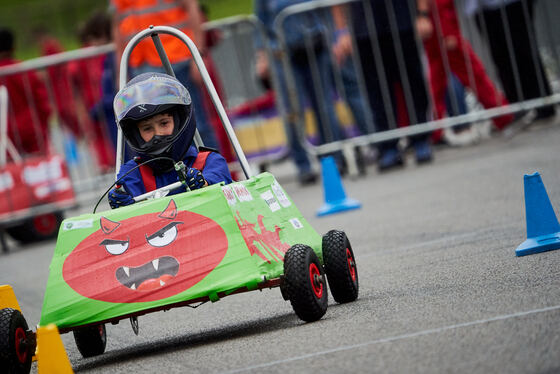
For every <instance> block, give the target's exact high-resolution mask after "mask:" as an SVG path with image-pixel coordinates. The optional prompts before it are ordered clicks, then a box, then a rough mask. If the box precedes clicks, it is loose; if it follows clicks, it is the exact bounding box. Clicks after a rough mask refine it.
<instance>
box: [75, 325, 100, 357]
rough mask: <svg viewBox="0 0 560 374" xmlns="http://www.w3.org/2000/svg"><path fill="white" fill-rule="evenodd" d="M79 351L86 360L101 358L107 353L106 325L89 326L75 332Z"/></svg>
mask: <svg viewBox="0 0 560 374" xmlns="http://www.w3.org/2000/svg"><path fill="white" fill-rule="evenodd" d="M73 333H74V341H75V342H76V346H77V347H78V351H80V353H81V354H82V356H83V357H84V358H87V357H93V356H99V355H101V354H103V352H105V347H106V345H107V331H106V330H105V324H102V325H95V326H87V327H82V328H79V329H76V330H74V331H73Z"/></svg>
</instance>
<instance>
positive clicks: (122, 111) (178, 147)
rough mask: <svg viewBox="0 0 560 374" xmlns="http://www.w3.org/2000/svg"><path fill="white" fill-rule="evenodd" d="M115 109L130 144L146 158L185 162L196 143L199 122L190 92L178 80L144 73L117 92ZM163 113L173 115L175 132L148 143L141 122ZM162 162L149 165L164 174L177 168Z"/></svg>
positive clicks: (168, 76) (159, 136) (158, 136)
mask: <svg viewBox="0 0 560 374" xmlns="http://www.w3.org/2000/svg"><path fill="white" fill-rule="evenodd" d="M113 107H114V110H115V118H116V120H117V124H118V125H119V126H120V128H121V130H122V132H123V135H124V137H125V139H126V142H127V143H128V145H129V146H130V148H131V149H132V150H133V151H135V152H136V153H137V154H138V155H139V156H141V158H142V159H150V158H155V157H158V156H165V157H170V158H172V159H173V160H174V161H175V162H177V161H180V160H182V159H183V157H184V156H185V154H186V153H187V150H188V149H189V147H190V145H191V143H192V140H193V137H194V134H195V131H196V121H195V118H194V113H193V111H194V107H193V106H192V100H191V96H190V94H189V91H188V90H187V89H186V88H185V86H183V85H182V84H181V83H180V82H179V81H178V80H177V79H176V78H174V77H172V76H170V75H167V74H162V73H155V72H154V73H144V74H140V75H138V76H137V77H134V78H133V79H131V80H130V81H129V82H128V83H127V84H126V85H125V86H124V87H123V88H122V89H121V90H120V91H119V92H118V93H117V95H116V96H115V100H114V102H113ZM160 113H169V114H171V115H172V116H173V122H174V128H173V133H172V134H171V135H155V136H154V137H153V138H152V139H150V140H149V141H147V142H146V141H144V139H142V137H141V136H140V131H139V130H138V126H137V123H138V121H140V120H143V119H147V118H149V117H152V116H154V115H156V114H160ZM158 161H159V160H158ZM158 161H154V162H151V163H149V164H148V165H150V166H151V167H152V168H153V169H154V171H160V172H165V171H168V170H170V169H172V168H173V164H171V162H169V161H167V162H165V161H164V162H158ZM164 165H165V166H164ZM162 169H165V170H162Z"/></svg>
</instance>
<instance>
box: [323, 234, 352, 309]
mask: <svg viewBox="0 0 560 374" xmlns="http://www.w3.org/2000/svg"><path fill="white" fill-rule="evenodd" d="M323 259H324V260H325V272H326V273H327V279H328V281H329V288H330V289H331V294H332V295H333V298H334V299H335V301H336V302H337V303H347V302H350V301H354V300H356V299H357V298H358V289H359V285H358V267H357V266H356V260H355V258H354V252H353V251H352V246H351V245H350V241H349V240H348V238H347V237H346V234H345V233H344V232H343V231H338V230H331V231H329V232H328V233H326V234H325V235H324V236H323Z"/></svg>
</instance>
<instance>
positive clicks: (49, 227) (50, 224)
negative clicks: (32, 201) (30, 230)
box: [33, 213, 56, 235]
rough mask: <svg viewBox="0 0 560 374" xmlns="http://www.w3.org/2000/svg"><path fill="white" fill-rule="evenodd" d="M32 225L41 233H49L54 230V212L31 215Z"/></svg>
mask: <svg viewBox="0 0 560 374" xmlns="http://www.w3.org/2000/svg"><path fill="white" fill-rule="evenodd" d="M33 227H34V228H35V230H36V231H37V232H38V233H39V234H41V235H50V234H52V232H53V231H54V230H56V215H55V214H54V213H49V214H43V215H41V216H36V217H33Z"/></svg>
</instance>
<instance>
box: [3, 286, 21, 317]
mask: <svg viewBox="0 0 560 374" xmlns="http://www.w3.org/2000/svg"><path fill="white" fill-rule="evenodd" d="M4 308H12V309H17V310H19V311H20V312H21V308H20V307H19V303H18V301H17V299H16V294H15V293H14V290H13V289H12V286H9V285H7V284H5V285H2V286H0V309H4Z"/></svg>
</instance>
